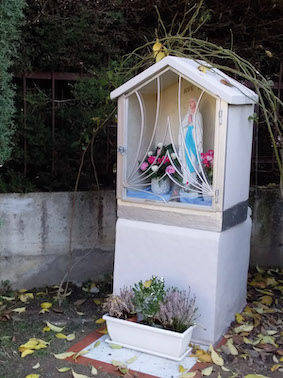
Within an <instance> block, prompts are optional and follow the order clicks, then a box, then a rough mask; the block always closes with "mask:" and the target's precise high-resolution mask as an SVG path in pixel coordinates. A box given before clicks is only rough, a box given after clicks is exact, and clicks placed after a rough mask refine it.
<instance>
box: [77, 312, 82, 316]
mask: <svg viewBox="0 0 283 378" xmlns="http://www.w3.org/2000/svg"><path fill="white" fill-rule="evenodd" d="M76 313H77V314H78V315H80V316H83V315H84V312H80V311H76Z"/></svg>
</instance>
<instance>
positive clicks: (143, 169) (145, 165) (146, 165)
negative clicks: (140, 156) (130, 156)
mask: <svg viewBox="0 0 283 378" xmlns="http://www.w3.org/2000/svg"><path fill="white" fill-rule="evenodd" d="M147 167H148V163H147V162H146V161H144V162H143V163H142V165H141V170H142V171H145V170H146V168H147Z"/></svg>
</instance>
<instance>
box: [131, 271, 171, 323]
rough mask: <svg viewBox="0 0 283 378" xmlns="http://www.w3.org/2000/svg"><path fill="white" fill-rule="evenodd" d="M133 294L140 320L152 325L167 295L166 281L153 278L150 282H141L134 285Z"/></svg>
mask: <svg viewBox="0 0 283 378" xmlns="http://www.w3.org/2000/svg"><path fill="white" fill-rule="evenodd" d="M133 292H134V299H133V302H134V305H135V308H136V312H137V314H138V318H140V320H142V321H144V322H145V323H149V324H152V323H153V320H154V317H155V315H156V314H157V312H158V311H159V305H160V303H161V302H162V301H163V299H164V297H165V294H166V291H165V285H164V279H163V278H159V277H156V276H152V277H151V279H150V280H148V281H145V282H143V281H139V282H138V283H136V284H135V285H134V287H133Z"/></svg>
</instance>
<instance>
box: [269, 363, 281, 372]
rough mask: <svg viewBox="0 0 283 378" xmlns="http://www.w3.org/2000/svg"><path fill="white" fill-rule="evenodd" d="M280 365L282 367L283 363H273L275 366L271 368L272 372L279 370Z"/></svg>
mask: <svg viewBox="0 0 283 378" xmlns="http://www.w3.org/2000/svg"><path fill="white" fill-rule="evenodd" d="M280 367H282V365H281V364H275V365H273V366H272V367H271V368H270V370H271V371H272V372H274V371H276V370H278V369H279V368H280Z"/></svg>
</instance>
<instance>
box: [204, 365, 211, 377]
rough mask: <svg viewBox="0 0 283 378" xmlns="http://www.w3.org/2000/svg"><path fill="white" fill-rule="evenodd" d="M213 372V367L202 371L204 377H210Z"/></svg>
mask: <svg viewBox="0 0 283 378" xmlns="http://www.w3.org/2000/svg"><path fill="white" fill-rule="evenodd" d="M212 371H213V366H209V367H207V368H205V369H203V370H202V371H201V374H202V375H204V376H208V375H210V374H211V373H212Z"/></svg>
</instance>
